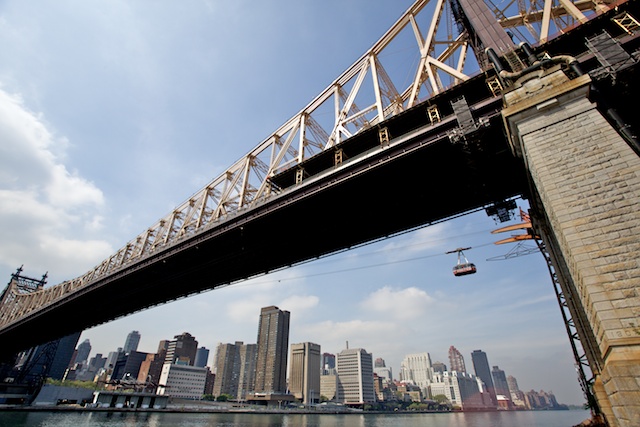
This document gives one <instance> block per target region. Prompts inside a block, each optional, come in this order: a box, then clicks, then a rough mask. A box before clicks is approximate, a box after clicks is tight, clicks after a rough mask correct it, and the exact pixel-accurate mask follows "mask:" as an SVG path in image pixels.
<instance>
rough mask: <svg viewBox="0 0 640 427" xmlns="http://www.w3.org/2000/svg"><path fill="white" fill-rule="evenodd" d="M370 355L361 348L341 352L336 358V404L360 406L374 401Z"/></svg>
mask: <svg viewBox="0 0 640 427" xmlns="http://www.w3.org/2000/svg"><path fill="white" fill-rule="evenodd" d="M372 359H373V358H372V356H371V353H367V351H366V350H364V349H362V348H351V349H346V350H342V351H341V352H340V353H338V355H337V357H336V370H337V371H338V385H337V391H336V394H337V396H336V400H337V401H338V402H342V403H347V404H354V405H362V404H364V403H370V402H375V401H376V395H375V389H374V385H373V360H372Z"/></svg>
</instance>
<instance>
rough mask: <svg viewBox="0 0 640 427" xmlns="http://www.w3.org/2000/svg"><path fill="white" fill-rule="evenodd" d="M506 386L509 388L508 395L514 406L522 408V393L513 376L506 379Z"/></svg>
mask: <svg viewBox="0 0 640 427" xmlns="http://www.w3.org/2000/svg"><path fill="white" fill-rule="evenodd" d="M507 385H508V386H509V394H511V400H512V401H513V403H514V404H515V405H516V406H524V393H523V392H522V391H521V390H520V388H519V387H518V381H517V380H516V378H515V377H514V376H513V375H509V376H508V377H507Z"/></svg>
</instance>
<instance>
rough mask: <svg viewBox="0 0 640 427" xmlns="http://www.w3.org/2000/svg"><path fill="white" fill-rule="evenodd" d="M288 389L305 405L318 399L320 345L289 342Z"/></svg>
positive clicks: (316, 401)
mask: <svg viewBox="0 0 640 427" xmlns="http://www.w3.org/2000/svg"><path fill="white" fill-rule="evenodd" d="M289 364H290V366H291V370H290V373H289V391H290V392H291V393H292V394H293V395H294V396H295V397H296V399H299V400H301V401H302V403H304V404H305V405H309V404H313V403H318V402H319V400H320V369H318V367H319V366H320V345H318V344H314V343H310V342H305V343H300V344H291V361H290V363H289Z"/></svg>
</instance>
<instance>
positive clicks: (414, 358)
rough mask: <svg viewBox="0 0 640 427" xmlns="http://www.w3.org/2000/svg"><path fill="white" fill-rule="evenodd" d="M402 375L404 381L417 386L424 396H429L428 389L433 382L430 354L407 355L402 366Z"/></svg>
mask: <svg viewBox="0 0 640 427" xmlns="http://www.w3.org/2000/svg"><path fill="white" fill-rule="evenodd" d="M400 375H401V376H402V380H403V381H406V382H411V383H413V384H415V385H417V386H418V387H420V389H421V390H422V395H423V396H428V388H429V385H430V384H431V381H432V380H433V376H432V370H431V356H430V355H429V353H417V354H408V355H406V356H405V358H404V359H403V360H402V363H401V364H400Z"/></svg>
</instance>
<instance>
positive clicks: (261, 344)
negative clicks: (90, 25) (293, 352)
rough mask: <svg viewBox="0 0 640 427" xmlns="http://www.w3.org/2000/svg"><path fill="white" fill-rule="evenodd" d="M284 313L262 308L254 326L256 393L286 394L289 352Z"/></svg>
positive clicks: (287, 315)
mask: <svg viewBox="0 0 640 427" xmlns="http://www.w3.org/2000/svg"><path fill="white" fill-rule="evenodd" d="M289 317H290V313H289V312H288V311H283V310H280V309H279V308H278V307H275V306H269V307H264V308H262V310H261V311H260V322H259V324H258V344H257V345H258V347H257V352H258V356H257V362H256V378H255V385H254V391H255V392H256V393H273V394H277V393H285V392H286V390H287V351H288V349H289Z"/></svg>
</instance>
